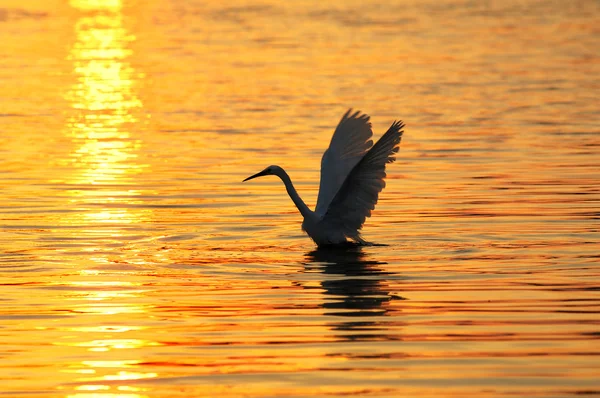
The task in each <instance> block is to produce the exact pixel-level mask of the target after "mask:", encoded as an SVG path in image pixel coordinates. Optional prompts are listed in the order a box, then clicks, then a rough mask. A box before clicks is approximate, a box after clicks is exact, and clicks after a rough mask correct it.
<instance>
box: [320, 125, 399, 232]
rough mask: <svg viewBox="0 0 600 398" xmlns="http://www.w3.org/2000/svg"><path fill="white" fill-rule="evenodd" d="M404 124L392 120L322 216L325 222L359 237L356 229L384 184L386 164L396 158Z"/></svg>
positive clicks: (359, 226) (373, 205)
mask: <svg viewBox="0 0 600 398" xmlns="http://www.w3.org/2000/svg"><path fill="white" fill-rule="evenodd" d="M403 127H404V123H402V121H397V122H394V123H393V124H392V125H391V126H390V128H389V129H388V131H387V132H386V133H385V134H384V135H383V136H382V137H381V139H379V141H377V143H376V144H375V145H374V146H373V148H372V149H371V150H370V151H369V152H367V154H366V155H365V156H364V157H363V158H362V159H361V160H360V162H358V163H357V164H356V166H355V167H354V168H353V169H352V171H351V172H350V174H348V177H347V178H346V180H345V181H344V183H343V185H342V187H341V188H340V190H339V191H338V193H337V194H336V195H335V197H334V198H333V200H332V201H331V204H330V205H329V207H328V208H327V211H326V213H325V215H324V217H323V221H324V222H326V224H327V225H330V226H333V227H335V228H337V229H340V230H342V231H343V233H344V235H345V236H347V237H350V238H354V239H360V236H359V233H358V230H359V229H360V228H361V227H362V225H363V223H364V222H365V219H366V218H367V217H369V216H371V210H373V209H374V208H375V204H376V203H377V199H378V198H379V193H380V192H381V191H382V190H383V188H384V187H385V182H384V178H385V176H386V174H385V165H386V164H387V163H392V162H393V161H394V160H396V157H395V155H396V153H397V152H398V150H399V145H400V141H401V139H402V134H403V130H402V128H403Z"/></svg>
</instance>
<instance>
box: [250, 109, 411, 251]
mask: <svg viewBox="0 0 600 398" xmlns="http://www.w3.org/2000/svg"><path fill="white" fill-rule="evenodd" d="M403 128H404V123H403V122H402V121H394V123H392V125H391V126H390V128H389V129H388V131H387V132H386V133H385V134H384V135H383V136H382V137H381V138H380V139H379V141H377V143H376V144H375V145H373V141H372V139H371V137H372V136H373V131H372V130H371V123H370V122H369V116H368V115H366V114H361V112H360V111H357V112H354V113H352V109H349V110H348V111H347V112H346V113H345V114H344V116H342V119H341V120H340V123H339V124H338V126H337V127H336V129H335V132H334V133H333V137H332V138H331V142H330V144H329V148H328V149H327V150H326V151H325V153H324V154H323V158H322V159H321V182H320V184H319V195H318V197H317V205H316V207H315V211H312V210H310V209H309V208H308V206H307V205H306V204H305V203H304V201H303V200H302V199H301V198H300V196H299V195H298V192H296V189H295V188H294V185H293V184H292V180H291V179H290V177H289V176H288V174H287V173H286V172H285V170H284V169H282V168H281V167H279V166H269V167H267V168H266V169H264V170H263V171H261V172H260V173H256V174H254V175H251V176H250V177H248V178H246V179H245V180H244V181H248V180H251V179H253V178H256V177H262V176H266V175H275V176H277V177H279V178H280V179H281V181H283V183H284V184H285V188H286V190H287V193H288V194H289V195H290V198H291V199H292V201H293V202H294V204H295V205H296V207H297V208H298V210H299V211H300V214H302V216H303V217H304V221H303V222H302V229H303V230H304V231H305V232H306V233H307V234H308V236H310V238H311V239H312V240H313V241H314V242H315V243H316V244H317V246H319V247H321V246H329V245H342V244H348V243H354V244H359V245H369V243H368V242H366V241H365V240H363V238H362V237H361V235H360V229H361V228H362V226H363V224H364V222H365V219H366V218H367V217H370V216H371V211H372V210H373V209H375V204H376V203H377V199H378V198H379V193H380V192H381V191H382V190H383V188H384V187H385V182H384V178H385V177H386V174H385V166H386V164H387V163H392V162H393V161H394V160H396V156H395V155H396V153H397V152H398V149H399V146H400V141H401V139H402V134H403V132H404V131H403V130H402V129H403ZM348 239H350V241H348Z"/></svg>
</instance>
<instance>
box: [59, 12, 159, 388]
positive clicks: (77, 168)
mask: <svg viewBox="0 0 600 398" xmlns="http://www.w3.org/2000/svg"><path fill="white" fill-rule="evenodd" d="M70 5H71V6H72V8H74V9H75V10H77V12H78V17H77V20H76V22H75V24H74V33H75V41H74V42H73V45H72V47H71V50H70V52H69V55H68V60H69V61H70V62H71V64H72V76H73V77H74V83H73V84H72V85H71V86H70V87H69V89H68V91H67V92H66V93H65V97H66V99H67V100H68V101H69V104H70V108H71V109H70V111H69V114H68V117H67V129H66V134H67V136H68V137H69V139H70V140H71V142H72V143H73V144H74V148H73V150H72V151H71V153H70V157H69V159H67V160H65V162H66V163H67V164H68V165H69V166H71V167H70V170H71V171H70V173H69V174H68V175H67V176H65V177H62V180H61V181H63V182H64V183H66V187H67V189H68V190H67V191H66V192H67V194H68V196H69V199H68V200H69V201H70V203H71V206H72V207H73V208H76V209H78V211H77V212H73V213H68V214H66V215H65V217H63V218H62V219H61V222H62V223H63V224H66V225H68V226H69V227H70V229H69V230H72V231H74V232H73V233H74V234H76V235H77V236H76V238H75V239H77V240H76V241H77V242H78V245H80V246H81V248H80V249H78V250H79V252H80V253H89V255H88V256H87V257H86V258H87V261H86V263H82V264H81V269H79V270H78V271H77V272H76V273H75V274H73V275H72V278H71V279H69V280H62V281H60V282H59V283H57V288H59V289H63V288H64V289H66V290H67V291H68V294H67V295H66V298H65V303H66V304H67V309H66V311H68V312H69V313H71V314H74V315H76V318H74V319H75V321H74V323H73V324H71V325H68V326H66V327H64V328H63V330H64V332H65V333H68V334H65V335H64V336H63V338H62V339H60V340H59V341H56V342H54V343H53V344H54V345H56V346H62V347H68V348H69V349H70V350H74V351H78V350H84V351H85V352H86V359H87V360H86V361H81V362H73V363H70V364H69V365H68V366H67V367H66V368H65V369H62V372H64V373H72V374H75V375H77V376H76V377H77V378H76V379H75V380H74V383H73V385H72V386H70V387H66V386H65V387H62V388H61V389H63V390H68V392H65V394H66V396H67V397H71V398H109V397H110V398H116V397H119V398H142V397H146V395H141V394H139V392H142V391H145V389H142V388H138V387H135V386H133V385H129V384H130V383H131V382H133V381H136V380H139V379H148V378H154V377H157V374H156V373H152V372H143V371H139V370H135V369H133V368H135V367H137V366H139V365H138V364H139V363H140V361H139V360H137V359H136V358H137V357H138V355H139V354H138V353H139V352H140V351H143V350H144V349H147V348H148V347H154V346H159V345H160V343H158V342H156V341H154V340H152V339H151V338H149V337H148V336H147V335H145V334H144V333H145V329H146V328H144V327H141V326H138V325H136V322H135V320H134V318H135V317H136V316H139V315H138V314H144V313H145V312H147V311H148V306H147V305H145V304H141V303H140V302H139V299H140V298H141V297H142V296H143V295H144V292H145V291H146V290H145V289H143V288H142V286H141V285H142V284H141V283H137V282H132V281H130V280H128V281H123V280H120V278H119V276H120V275H122V274H128V275H129V274H131V273H132V272H136V269H135V267H133V266H130V265H129V262H128V261H127V260H126V259H121V258H119V260H118V261H117V262H116V264H118V265H117V266H114V265H113V264H115V261H114V257H115V256H118V252H117V253H115V252H113V253H110V252H109V251H107V250H106V247H107V241H109V243H110V244H111V245H110V246H112V247H116V248H118V247H122V246H124V245H126V244H127V242H128V241H129V238H128V234H130V232H129V231H130V230H131V229H132V228H135V227H134V226H135V225H136V224H140V223H143V222H145V221H146V220H148V219H149V218H150V217H151V216H152V210H151V209H148V208H142V207H141V206H139V204H140V200H139V199H138V198H137V197H138V196H139V195H141V191H140V190H139V189H138V188H136V187H137V185H135V182H136V179H139V176H140V174H141V173H143V172H145V171H147V169H148V165H146V164H143V162H141V161H140V159H139V153H140V150H141V148H142V141H141V139H140V136H139V134H140V129H141V128H143V127H144V125H145V124H144V123H145V119H147V117H148V116H147V114H146V113H145V110H144V107H143V103H142V101H141V100H140V98H139V97H138V94H137V90H138V87H139V85H140V84H142V80H143V78H144V75H143V73H141V72H139V71H136V70H135V68H134V67H133V66H132V65H131V63H130V58H131V57H132V56H133V55H134V53H133V51H132V50H131V48H130V47H131V43H132V42H133V41H135V40H136V37H135V35H134V34H132V33H130V32H129V31H128V29H127V27H126V15H125V14H124V13H123V4H122V1H121V0H110V1H107V0H71V2H70ZM134 185H135V186H134ZM134 233H136V234H137V232H134ZM79 242H81V243H79ZM105 268H108V269H105ZM121 352H124V353H126V354H125V355H127V356H126V357H120V356H121V355H123V354H121Z"/></svg>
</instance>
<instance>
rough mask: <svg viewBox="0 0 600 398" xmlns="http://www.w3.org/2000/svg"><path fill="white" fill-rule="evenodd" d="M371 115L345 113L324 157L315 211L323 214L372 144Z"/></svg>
mask: <svg viewBox="0 0 600 398" xmlns="http://www.w3.org/2000/svg"><path fill="white" fill-rule="evenodd" d="M372 136H373V131H372V130H371V123H370V122H369V116H368V115H365V114H361V113H360V111H356V112H354V113H352V109H349V110H348V112H346V113H345V114H344V116H342V119H341V120H340V123H339V124H338V126H337V127H336V129H335V132H334V133H333V137H332V138H331V143H330V144H329V148H327V150H326V151H325V153H324V154H323V158H322V159H321V183H320V185H319V196H318V198H317V206H316V208H315V212H316V213H317V215H318V216H319V217H322V216H323V215H324V214H325V212H326V211H327V209H328V207H329V205H330V204H331V201H332V200H333V198H334V197H335V195H336V194H337V193H338V191H339V190H340V188H341V187H342V184H343V183H344V181H345V180H346V177H347V176H348V174H350V171H351V170H352V169H353V168H354V166H356V164H357V163H358V162H359V161H360V160H361V159H362V158H363V156H364V155H365V153H366V152H367V151H368V150H369V148H371V147H372V146H373V141H372V140H371V137H372Z"/></svg>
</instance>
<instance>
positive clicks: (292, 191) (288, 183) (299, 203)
mask: <svg viewBox="0 0 600 398" xmlns="http://www.w3.org/2000/svg"><path fill="white" fill-rule="evenodd" d="M277 176H278V177H279V178H281V181H283V183H284V184H285V189H286V190H287V193H288V195H290V198H292V201H293V202H294V204H295V205H296V207H297V208H298V210H300V214H302V216H303V217H304V218H307V217H310V216H312V214H313V211H312V210H310V209H309V208H308V206H307V205H306V204H305V203H304V201H303V200H302V198H301V197H300V195H298V192H296V188H294V184H292V180H291V179H290V176H289V175H288V174H287V173H286V172H285V170H281V172H280V173H278V174H277Z"/></svg>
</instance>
